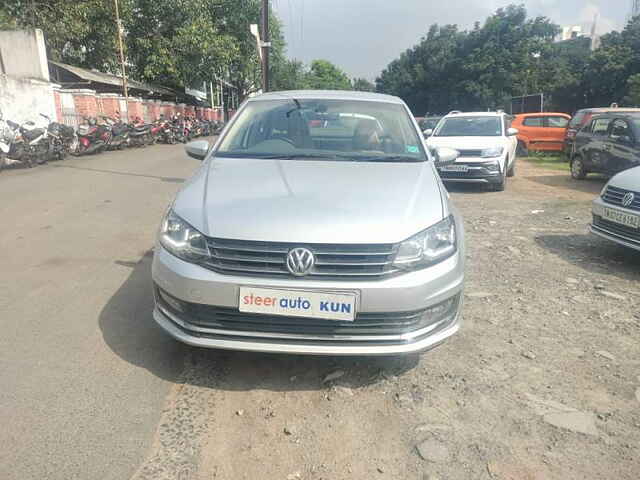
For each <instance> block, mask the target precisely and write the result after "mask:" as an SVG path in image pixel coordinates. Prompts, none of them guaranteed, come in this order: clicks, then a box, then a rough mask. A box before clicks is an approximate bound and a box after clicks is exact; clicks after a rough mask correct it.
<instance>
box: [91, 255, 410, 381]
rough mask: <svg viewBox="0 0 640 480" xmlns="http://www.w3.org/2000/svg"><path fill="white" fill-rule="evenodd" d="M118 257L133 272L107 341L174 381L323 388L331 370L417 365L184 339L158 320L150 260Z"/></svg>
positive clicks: (110, 308)
mask: <svg viewBox="0 0 640 480" xmlns="http://www.w3.org/2000/svg"><path fill="white" fill-rule="evenodd" d="M152 258H153V254H152V252H151V251H149V252H147V253H146V254H145V255H144V256H143V257H142V258H141V259H140V261H139V262H137V263H132V262H124V261H117V262H116V263H117V264H118V265H121V266H125V267H129V268H131V269H132V270H131V274H130V275H129V277H128V278H127V280H126V281H125V282H124V283H123V284H122V286H121V287H120V288H119V289H118V291H117V292H116V293H115V294H114V295H113V297H111V299H110V300H109V301H108V302H107V304H106V305H105V306H104V308H103V309H102V311H101V313H100V318H99V325H100V329H101V331H102V335H103V338H104V340H105V343H106V344H107V345H108V346H109V348H110V349H111V350H112V351H113V352H114V353H115V354H116V355H118V356H119V357H120V358H122V359H123V360H125V361H126V362H129V363H131V364H133V365H137V366H139V367H141V368H145V369H147V370H148V371H149V372H151V373H152V374H153V375H155V376H157V377H159V378H162V379H164V380H167V381H170V382H173V383H188V384H193V385H198V386H203V387H207V388H215V389H221V390H238V391H245V390H246V391H248V390H254V389H263V390H265V389H266V390H273V391H293V390H320V389H322V388H326V385H325V384H324V383H323V379H324V378H325V377H326V375H327V374H329V373H332V372H336V371H338V370H342V371H343V372H344V375H343V376H341V378H339V379H337V383H339V384H340V385H344V386H349V387H354V388H356V387H361V386H365V385H370V384H373V383H376V382H378V381H380V380H382V379H384V378H389V377H393V376H398V375H402V374H403V373H405V372H407V371H409V370H411V369H413V368H414V367H415V366H416V365H417V364H418V361H419V355H409V356H403V357H316V356H303V355H278V354H263V353H250V352H234V351H224V350H213V349H203V348H195V347H190V346H187V345H183V344H181V343H180V342H177V341H175V340H173V339H172V338H170V337H169V336H168V335H167V334H165V333H164V332H163V331H162V330H161V329H160V328H159V327H158V326H156V324H155V322H154V320H153V317H152V311H153V293H152V284H151V261H152Z"/></svg>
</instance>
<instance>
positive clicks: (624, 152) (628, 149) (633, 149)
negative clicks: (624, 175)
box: [605, 118, 638, 175]
mask: <svg viewBox="0 0 640 480" xmlns="http://www.w3.org/2000/svg"><path fill="white" fill-rule="evenodd" d="M605 148H606V149H607V151H608V159H607V173H609V174H611V175H615V174H616V173H618V172H621V171H623V170H627V169H628V168H631V167H634V166H636V165H637V163H636V153H637V150H638V145H637V144H636V139H635V138H634V134H633V132H632V130H631V125H629V122H627V120H625V119H623V118H616V119H615V120H613V122H612V123H611V127H610V129H609V139H608V141H607V143H606V145H605Z"/></svg>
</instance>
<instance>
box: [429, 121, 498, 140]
mask: <svg viewBox="0 0 640 480" xmlns="http://www.w3.org/2000/svg"><path fill="white" fill-rule="evenodd" d="M500 135H502V122H501V119H500V117H495V116H492V117H452V118H445V119H444V121H443V122H442V123H440V126H439V127H438V129H437V130H436V131H435V134H434V136H436V137H499V136H500Z"/></svg>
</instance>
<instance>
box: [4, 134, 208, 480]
mask: <svg viewBox="0 0 640 480" xmlns="http://www.w3.org/2000/svg"><path fill="white" fill-rule="evenodd" d="M198 165H199V162H197V161H196V160H192V159H188V158H187V157H186V156H185V155H184V153H183V148H182V146H165V145H157V146H154V147H151V148H146V149H136V150H128V151H123V152H110V153H105V154H100V155H95V156H90V157H81V158H70V159H67V160H65V161H63V162H55V163H50V164H48V165H46V166H42V167H38V168H34V169H32V170H24V169H22V170H4V171H2V172H1V173H0V215H1V218H2V219H3V220H2V223H3V224H4V228H2V229H0V258H1V263H0V265H1V268H0V321H1V322H2V323H1V325H2V335H0V365H1V368H0V385H1V388H0V423H1V424H2V427H1V428H0V459H1V460H0V478H2V479H32V478H33V479H44V478H47V479H72V478H78V479H117V480H122V479H126V478H129V477H130V476H131V475H132V473H133V472H134V471H135V469H136V468H137V467H138V466H139V464H140V463H141V460H142V459H143V458H144V457H145V454H146V452H147V449H148V448H149V446H150V444H151V442H152V439H153V436H154V432H155V431H156V428H157V422H158V419H159V416H160V412H161V411H162V408H163V405H164V403H165V397H166V396H167V394H168V392H169V389H170V388H171V385H172V383H173V382H174V381H175V380H176V379H177V378H178V376H179V375H180V374H181V372H182V368H183V364H182V362H183V353H184V351H183V349H182V348H181V346H180V345H178V344H176V343H174V342H173V341H171V340H170V339H168V338H167V337H166V336H164V335H163V333H162V332H160V331H158V330H157V329H156V328H155V327H154V326H153V324H152V323H151V321H150V312H151V308H152V300H151V290H150V277H149V261H150V258H151V255H152V252H151V249H152V247H153V242H154V235H155V232H156V229H157V227H158V224H159V220H160V218H161V216H162V214H163V211H164V209H165V208H166V206H167V205H168V203H169V202H170V201H171V198H172V197H173V195H174V193H175V191H176V190H177V189H178V188H179V186H180V184H181V182H182V181H183V180H184V179H185V178H187V177H188V176H189V175H190V174H191V173H192V172H193V171H194V169H196V168H197V167H198Z"/></svg>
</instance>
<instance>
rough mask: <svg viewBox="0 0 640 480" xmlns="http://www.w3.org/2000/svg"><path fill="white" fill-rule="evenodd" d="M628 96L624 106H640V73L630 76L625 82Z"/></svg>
mask: <svg viewBox="0 0 640 480" xmlns="http://www.w3.org/2000/svg"><path fill="white" fill-rule="evenodd" d="M627 87H628V92H629V93H628V96H627V99H626V100H627V101H626V102H625V103H626V104H629V105H633V106H640V73H636V74H635V75H631V76H630V77H629V79H628V80H627Z"/></svg>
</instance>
